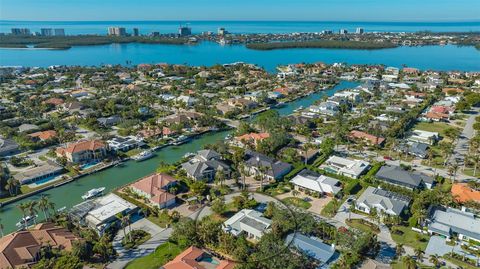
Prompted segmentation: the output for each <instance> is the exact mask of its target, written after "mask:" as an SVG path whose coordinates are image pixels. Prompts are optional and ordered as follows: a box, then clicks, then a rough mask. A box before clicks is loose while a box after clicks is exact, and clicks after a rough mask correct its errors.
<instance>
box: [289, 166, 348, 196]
mask: <svg viewBox="0 0 480 269" xmlns="http://www.w3.org/2000/svg"><path fill="white" fill-rule="evenodd" d="M290 183H292V184H293V185H294V186H295V189H296V190H297V191H309V192H313V193H317V194H318V195H319V196H322V195H328V196H335V195H336V194H337V193H338V192H340V191H341V190H342V187H341V184H340V181H338V180H336V179H334V178H331V177H327V176H324V175H319V174H317V173H315V172H313V171H310V170H307V169H304V170H302V172H300V173H298V175H296V176H295V177H294V178H292V180H290Z"/></svg>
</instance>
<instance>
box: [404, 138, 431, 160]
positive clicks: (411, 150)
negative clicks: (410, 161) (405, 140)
mask: <svg viewBox="0 0 480 269" xmlns="http://www.w3.org/2000/svg"><path fill="white" fill-rule="evenodd" d="M428 148H429V145H428V144H425V143H417V142H413V143H410V144H409V145H407V147H406V151H407V153H408V154H410V155H413V156H416V157H418V158H422V159H425V158H427V154H428V152H427V150H428Z"/></svg>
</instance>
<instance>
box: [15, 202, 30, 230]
mask: <svg viewBox="0 0 480 269" xmlns="http://www.w3.org/2000/svg"><path fill="white" fill-rule="evenodd" d="M17 208H18V209H20V211H21V212H22V216H23V220H24V221H25V220H26V219H27V214H26V213H27V208H28V205H27V203H20V204H18V205H17ZM24 226H25V227H24V228H25V229H27V222H26V221H25V222H24Z"/></svg>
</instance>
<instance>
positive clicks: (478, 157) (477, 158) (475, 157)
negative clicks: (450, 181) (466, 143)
mask: <svg viewBox="0 0 480 269" xmlns="http://www.w3.org/2000/svg"><path fill="white" fill-rule="evenodd" d="M470 161H472V162H473V176H476V175H477V166H478V163H479V162H480V155H478V154H474V155H472V156H470Z"/></svg>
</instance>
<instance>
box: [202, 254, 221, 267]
mask: <svg viewBox="0 0 480 269" xmlns="http://www.w3.org/2000/svg"><path fill="white" fill-rule="evenodd" d="M201 261H202V262H207V263H211V264H215V265H218V264H220V263H219V262H218V261H217V260H215V259H214V258H212V257H210V256H208V257H203V258H202V259H201Z"/></svg>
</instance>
